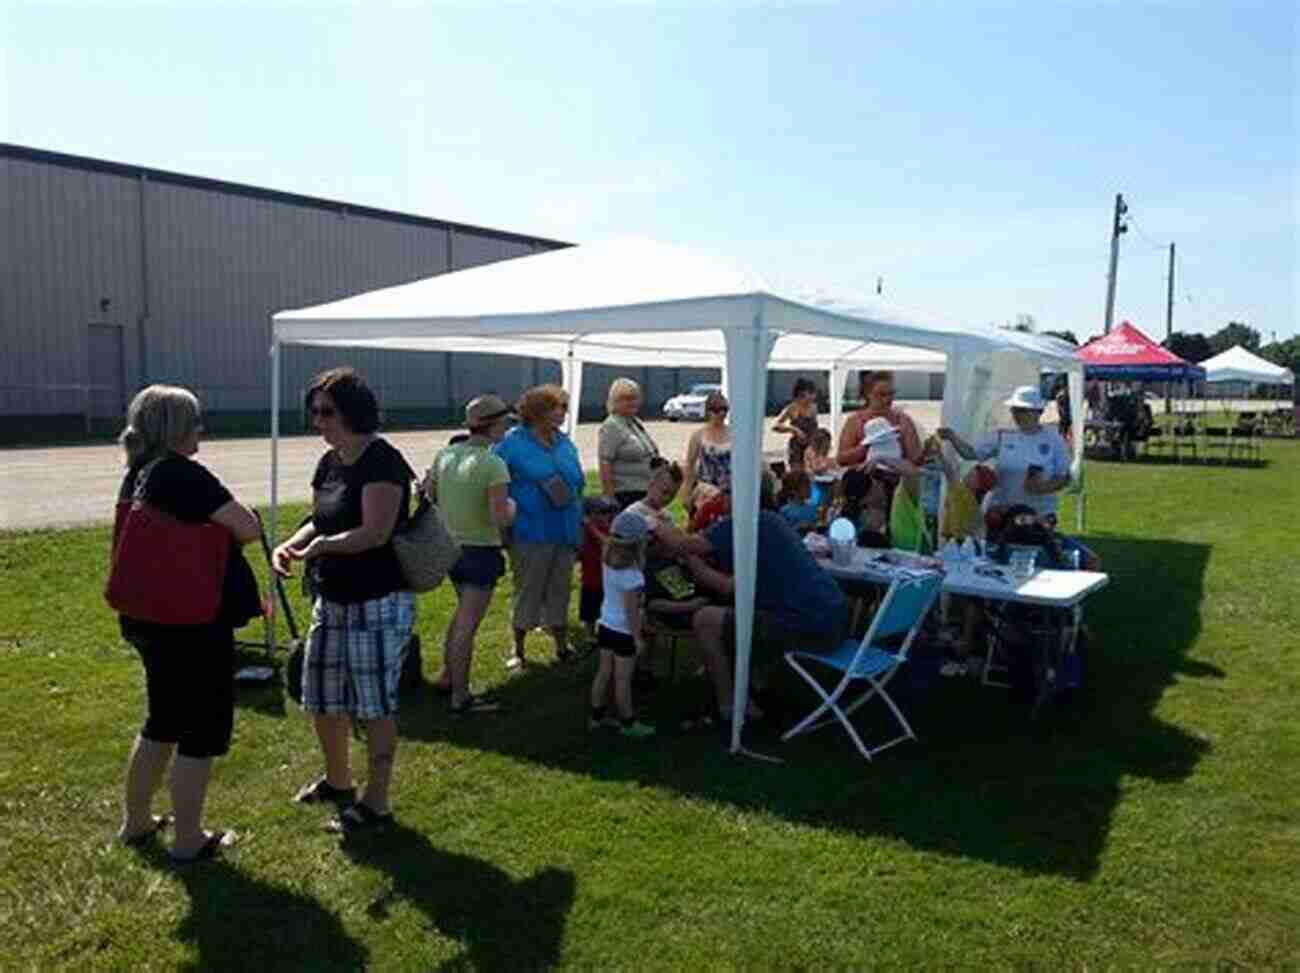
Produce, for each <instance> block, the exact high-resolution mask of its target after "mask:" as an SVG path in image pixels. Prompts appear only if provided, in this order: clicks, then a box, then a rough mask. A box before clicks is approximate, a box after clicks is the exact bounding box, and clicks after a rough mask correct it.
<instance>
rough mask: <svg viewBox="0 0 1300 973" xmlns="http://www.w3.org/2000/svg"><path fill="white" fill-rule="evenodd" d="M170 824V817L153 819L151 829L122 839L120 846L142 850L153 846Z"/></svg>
mask: <svg viewBox="0 0 1300 973" xmlns="http://www.w3.org/2000/svg"><path fill="white" fill-rule="evenodd" d="M171 823H172V818H171V815H170V814H163V815H160V816H157V817H155V818H154V819H153V827H152V828H146V829H145V830H143V831H140V832H137V833H136V834H133V835H131V836H130V837H128V838H122V839H120V840H121V842H122V844H124V845H126V846H127V847H128V848H144V847H145V846H147V845H151V844H153V843H154V841H155V840H157V838H158V835H160V834H162V832H164V831H166V830H167V826H168V825H169V824H171Z"/></svg>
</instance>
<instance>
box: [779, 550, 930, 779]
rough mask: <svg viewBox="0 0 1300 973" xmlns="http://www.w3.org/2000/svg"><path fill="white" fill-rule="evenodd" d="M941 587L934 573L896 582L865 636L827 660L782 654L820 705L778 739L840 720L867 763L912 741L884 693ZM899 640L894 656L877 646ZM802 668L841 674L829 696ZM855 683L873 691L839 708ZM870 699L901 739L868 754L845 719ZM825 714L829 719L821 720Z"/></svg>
mask: <svg viewBox="0 0 1300 973" xmlns="http://www.w3.org/2000/svg"><path fill="white" fill-rule="evenodd" d="M942 584H943V576H942V575H940V574H939V573H937V572H928V573H926V574H922V575H913V576H910V577H899V578H895V579H894V581H893V582H892V583H891V584H890V586H889V588H888V590H887V591H886V592H885V595H884V597H883V598H881V600H880V605H879V607H877V609H876V614H875V617H874V618H873V619H872V620H871V625H870V626H869V627H868V628H867V634H866V635H864V636H863V637H862V640H861V641H858V640H857V639H848V640H846V641H845V642H844V643H843V644H842V645H841V646H840V647H839V648H838V649H835V650H834V651H832V652H830V653H825V654H823V653H818V652H802V651H799V650H794V651H791V652H787V653H785V661H786V662H788V663H789V664H790V668H792V669H793V670H794V671H795V672H797V673H799V675H800V676H802V677H803V680H804V682H806V683H808V685H809V686H811V687H812V689H813V692H814V693H816V694H817V696H818V697H819V698H820V700H821V702H820V703H819V704H818V705H817V707H816V708H815V709H814V710H813V711H812V712H811V713H809V714H808V715H807V716H806V717H804V718H803V719H802V720H800V721H799V722H798V723H797V724H795V726H793V727H792V728H791V729H789V730H787V731H786V732H785V734H784V735H782V737H781V739H782V740H789V739H790V738H792V737H795V736H798V735H799V734H801V733H811V732H812V731H813V730H816V729H819V728H821V727H823V726H828V725H829V724H831V723H832V722H835V721H837V720H838V721H839V723H840V725H841V726H843V727H844V729H845V730H846V731H847V732H848V734H849V737H850V738H851V739H852V740H853V742H854V744H855V745H856V746H857V748H858V752H859V753H861V754H862V756H864V757H866V758H867V759H868V760H870V759H871V758H872V755H873V754H877V753H879V752H880V751H881V750H884V749H885V748H886V747H892V746H893V745H894V744H896V743H902V742H903V741H904V740H915V739H916V734H915V733H913V732H912V727H911V725H910V724H909V723H908V722H907V719H906V718H905V717H904V716H903V713H902V711H901V710H900V709H899V708H898V706H897V704H895V702H894V700H893V699H892V698H891V697H890V695H889V693H888V692H887V691H886V690H885V686H886V685H887V684H888V683H889V681H890V680H891V679H892V678H893V677H894V673H896V672H898V670H899V667H900V666H902V664H903V663H904V662H905V661H907V652H908V649H910V648H911V646H912V640H913V639H915V638H916V633H917V632H918V631H919V630H920V628H921V623H922V622H923V621H924V620H925V616H926V613H927V612H929V610H930V606H931V605H933V604H934V601H935V599H936V598H937V597H938V596H939V589H940V587H941V586H942ZM898 636H903V641H902V644H901V645H900V646H899V647H898V648H897V649H896V650H894V651H890V650H888V649H884V648H881V647H880V646H879V645H878V643H879V642H881V641H883V640H884V639H889V638H896V637H898ZM806 662H815V663H817V664H818V665H820V666H822V667H825V668H827V669H832V670H834V671H836V672H838V673H840V678H839V680H838V682H837V683H836V684H835V687H834V688H833V689H832V690H831V691H830V692H827V691H826V690H824V689H823V688H822V685H821V683H820V682H819V681H818V680H817V678H816V677H815V676H813V674H812V673H811V672H810V671H809V669H808V668H805V665H804V663H806ZM859 681H866V682H867V683H868V684H870V687H871V688H870V689H867V690H866V691H864V692H863V693H862V695H861V696H858V697H857V698H856V699H854V700H853V701H852V702H850V703H849V704H848V705H847V706H842V705H841V700H842V699H843V697H844V695H845V693H846V692H847V691H848V689H849V687H850V686H851V685H852V684H853V683H855V682H859ZM874 696H879V697H880V698H881V699H883V700H884V701H885V705H887V706H888V707H889V709H890V710H891V711H892V712H893V714H894V716H895V718H897V720H898V723H899V726H901V727H902V729H903V733H902V735H901V736H897V737H894V739H892V740H888V741H886V742H885V743H882V744H880V745H879V746H877V747H872V748H870V749H868V748H867V746H866V744H864V743H863V742H862V738H861V737H860V736H859V735H858V731H857V730H855V729H854V728H853V724H852V723H851V722H850V721H849V717H850V716H851V715H853V713H854V712H855V711H856V710H857V709H858V708H859V707H861V706H862V704H863V703H865V702H867V701H868V700H869V699H871V698H872V697H874ZM828 712H829V713H830V714H831V715H830V716H826V715H825V714H826V713H828Z"/></svg>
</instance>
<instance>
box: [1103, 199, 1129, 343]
mask: <svg viewBox="0 0 1300 973" xmlns="http://www.w3.org/2000/svg"><path fill="white" fill-rule="evenodd" d="M1127 212H1128V205H1127V204H1126V203H1125V202H1124V194H1123V193H1116V194H1115V222H1114V224H1113V225H1112V227H1111V233H1110V276H1109V277H1107V279H1106V334H1110V326H1111V322H1112V321H1114V319H1115V271H1116V270H1117V269H1118V267H1119V237H1120V234H1121V233H1127V232H1128V227H1127V226H1126V225H1125V223H1124V214H1125V213H1127Z"/></svg>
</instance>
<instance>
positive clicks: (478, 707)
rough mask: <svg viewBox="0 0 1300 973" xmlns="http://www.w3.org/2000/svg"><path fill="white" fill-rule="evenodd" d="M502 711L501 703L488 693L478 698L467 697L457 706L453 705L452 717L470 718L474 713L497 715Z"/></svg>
mask: <svg viewBox="0 0 1300 973" xmlns="http://www.w3.org/2000/svg"><path fill="white" fill-rule="evenodd" d="M499 709H501V703H500V702H498V701H497V699H496V698H495V697H493V696H489V695H488V694H486V693H483V694H480V695H478V696H466V697H465V699H464V700H463V701H462V702H461V703H459V704H457V703H452V704H451V715H452V716H470V715H472V714H474V713H495V712H497V711H498V710H499Z"/></svg>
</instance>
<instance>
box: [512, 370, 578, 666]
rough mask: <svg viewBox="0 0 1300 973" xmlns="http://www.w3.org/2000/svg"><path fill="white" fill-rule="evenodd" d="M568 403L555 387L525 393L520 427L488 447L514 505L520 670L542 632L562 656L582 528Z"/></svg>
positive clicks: (515, 662)
mask: <svg viewBox="0 0 1300 973" xmlns="http://www.w3.org/2000/svg"><path fill="white" fill-rule="evenodd" d="M568 409H569V398H568V396H567V395H566V394H565V392H564V389H562V388H560V387H559V386H556V385H539V386H537V387H536V388H531V389H529V390H528V391H527V392H525V393H524V394H523V396H522V397H521V398H520V399H519V405H518V407H517V411H518V413H519V418H520V421H521V425H519V426H517V427H516V428H514V429H512V430H510V432H508V433H507V434H506V436H505V438H503V439H502V440H501V442H499V443H497V445H496V446H494V447H493V452H494V453H496V455H497V456H499V457H501V459H502V460H504V461H505V464H506V470H507V472H508V473H509V474H510V497H511V499H513V500H514V502H515V510H516V512H515V518H514V523H513V524H512V527H511V542H510V568H511V573H512V576H513V580H514V589H515V590H514V605H513V614H514V618H513V624H514V643H515V644H514V655H513V656H512V657H511V658H510V660H509V661H508V662H507V663H506V666H507V668H511V669H517V668H521V667H523V666H524V665H525V664H526V659H525V642H526V640H527V638H528V632H529V631H530V630H531V629H534V628H537V627H538V626H542V627H545V628H546V630H547V631H548V632H550V634H551V637H552V638H553V639H555V654H556V656H557V658H559V659H560V660H561V661H568V660H569V659H571V658H573V650H572V649H570V648H569V594H570V587H571V582H572V580H573V564H574V561H575V560H576V557H577V550H578V542H579V532H580V528H581V524H582V488H583V484H584V481H585V477H584V476H583V473H582V462H581V461H580V460H579V458H578V450H577V447H575V446H574V445H573V440H571V439H570V438H569V437H568V436H567V435H565V434H564V432H563V426H564V416H565V413H566V412H567V411H568Z"/></svg>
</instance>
